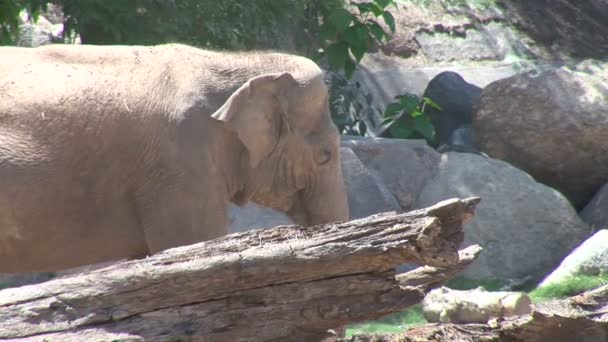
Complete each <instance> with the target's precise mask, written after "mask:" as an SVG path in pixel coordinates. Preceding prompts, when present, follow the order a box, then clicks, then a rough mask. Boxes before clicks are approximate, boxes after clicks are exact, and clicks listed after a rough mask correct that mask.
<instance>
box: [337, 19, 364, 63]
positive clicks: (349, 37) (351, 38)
mask: <svg viewBox="0 0 608 342" xmlns="http://www.w3.org/2000/svg"><path fill="white" fill-rule="evenodd" d="M343 37H344V40H346V41H347V42H348V43H349V45H350V51H351V52H352V54H353V56H354V57H355V60H356V61H357V63H359V62H360V61H361V59H362V58H363V56H364V55H365V53H366V52H367V47H368V40H369V32H368V30H367V26H365V25H363V24H357V25H355V26H351V27H349V28H348V29H347V30H346V31H344V36H343Z"/></svg>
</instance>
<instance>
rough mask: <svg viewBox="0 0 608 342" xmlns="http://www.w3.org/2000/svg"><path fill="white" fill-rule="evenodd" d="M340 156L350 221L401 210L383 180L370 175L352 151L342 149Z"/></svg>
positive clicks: (345, 148)
mask: <svg viewBox="0 0 608 342" xmlns="http://www.w3.org/2000/svg"><path fill="white" fill-rule="evenodd" d="M340 156H341V158H342V173H343V175H344V183H345V184H346V191H347V194H348V206H349V208H350V217H351V219H358V218H363V217H367V216H370V215H373V214H377V213H381V212H385V211H399V210H401V208H400V207H399V203H397V200H396V199H395V197H394V196H393V194H392V193H391V192H390V191H389V190H388V188H387V187H386V185H385V184H384V182H383V180H382V179H381V178H380V177H379V176H378V175H377V174H376V175H374V174H372V173H370V172H369V171H368V170H367V169H366V168H365V166H364V165H363V163H361V160H359V158H358V157H357V155H356V154H355V153H354V152H353V150H351V149H350V148H347V147H342V148H340Z"/></svg>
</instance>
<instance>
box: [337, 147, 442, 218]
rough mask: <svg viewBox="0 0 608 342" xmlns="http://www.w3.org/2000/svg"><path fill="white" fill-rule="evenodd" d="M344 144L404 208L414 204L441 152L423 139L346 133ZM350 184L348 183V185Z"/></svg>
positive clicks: (431, 173)
mask: <svg viewBox="0 0 608 342" xmlns="http://www.w3.org/2000/svg"><path fill="white" fill-rule="evenodd" d="M342 147H348V148H350V149H352V151H353V152H354V153H355V154H356V155H357V157H358V158H359V159H360V160H361V162H362V163H363V165H365V167H366V168H367V170H368V171H369V173H370V174H371V175H372V176H373V177H374V178H375V179H376V180H382V181H383V183H384V184H386V188H388V189H389V191H390V192H391V193H392V194H393V196H394V197H395V198H396V199H397V203H398V204H399V206H400V207H401V209H403V210H411V209H412V208H413V205H414V201H415V200H416V197H417V196H418V194H419V193H420V190H421V189H422V188H423V187H424V185H425V184H426V183H427V182H428V181H429V180H430V179H431V177H432V176H433V175H434V173H435V172H436V171H437V165H438V162H439V154H438V153H437V152H435V151H434V150H433V149H432V148H431V147H429V146H428V145H427V144H426V142H425V141H424V140H402V139H384V138H362V137H352V136H345V137H343V138H342ZM378 183H379V184H382V183H381V182H378ZM349 186H350V185H349V184H347V188H348V187H349ZM357 196H366V195H365V194H358V195H357ZM437 202H439V201H437Z"/></svg>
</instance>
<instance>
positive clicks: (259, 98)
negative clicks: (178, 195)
mask: <svg viewBox="0 0 608 342" xmlns="http://www.w3.org/2000/svg"><path fill="white" fill-rule="evenodd" d="M315 68H316V66H315ZM317 70H318V68H316V70H313V72H312V73H308V74H302V73H300V74H296V73H285V72H284V73H270V74H264V75H261V76H257V77H253V78H251V79H249V80H248V81H247V82H245V83H244V84H243V85H242V86H240V88H238V89H237V90H236V91H235V92H233V93H232V95H231V96H230V97H229V98H228V100H227V101H226V102H225V103H224V104H223V106H222V107H221V108H219V109H218V110H217V111H216V112H215V113H213V114H212V116H211V117H212V118H214V119H216V120H219V121H220V122H221V123H222V125H223V126H224V127H225V128H226V130H227V131H228V132H230V133H231V134H232V136H233V137H234V139H236V140H238V143H237V145H239V146H240V147H241V151H243V152H244V151H246V153H242V156H243V157H242V158H240V160H241V164H240V169H241V170H244V172H240V173H239V178H240V179H239V180H238V181H237V182H238V184H239V185H238V186H236V187H233V189H234V190H233V191H232V193H231V194H230V196H229V197H230V200H231V201H232V202H234V203H236V204H238V205H242V204H244V203H246V202H247V201H249V200H251V201H253V202H256V203H258V204H261V205H264V206H267V207H271V208H274V209H278V210H280V211H283V212H285V213H287V214H288V215H289V216H290V217H291V218H292V219H293V220H294V221H295V222H296V223H298V224H301V225H305V226H310V225H316V224H321V223H328V222H335V221H341V220H347V219H348V217H349V211H348V202H347V197H346V190H345V186H344V180H343V178H342V170H341V165H340V154H339V144H340V136H339V133H338V131H337V129H336V127H335V126H334V124H333V123H332V121H331V118H330V116H329V106H328V94H327V88H326V86H325V84H324V82H323V78H322V73H321V71H320V70H318V71H317ZM294 74H295V75H296V76H295V77H294V76H293V75H294Z"/></svg>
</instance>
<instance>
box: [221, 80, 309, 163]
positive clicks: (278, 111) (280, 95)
mask: <svg viewBox="0 0 608 342" xmlns="http://www.w3.org/2000/svg"><path fill="white" fill-rule="evenodd" d="M295 86H297V82H296V81H295V79H294V78H293V76H292V75H291V74H289V73H282V74H266V75H262V76H257V77H254V78H252V79H250V80H249V81H247V82H246V83H245V84H243V85H242V86H241V87H240V88H239V89H237V90H236V91H235V92H234V93H233V94H232V95H231V96H230V97H229V98H228V100H227V101H226V102H225V103H224V105H222V107H220V109H218V110H217V111H216V112H215V113H213V114H212V115H211V117H212V118H214V119H216V120H219V121H222V122H224V123H225V124H226V125H227V127H228V128H229V129H230V130H232V131H233V132H235V133H237V135H238V137H239V139H240V140H241V142H242V143H243V145H245V147H246V148H247V151H248V152H249V162H250V164H251V167H253V168H255V167H256V166H257V165H258V164H259V163H260V161H262V160H263V159H264V158H266V157H267V156H268V155H269V154H270V153H271V152H272V150H273V149H274V148H275V147H276V145H277V144H278V143H279V138H280V135H281V128H282V127H284V126H287V127H289V122H287V115H286V114H287V107H288V98H287V94H288V92H287V90H288V89H290V88H293V87H295Z"/></svg>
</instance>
